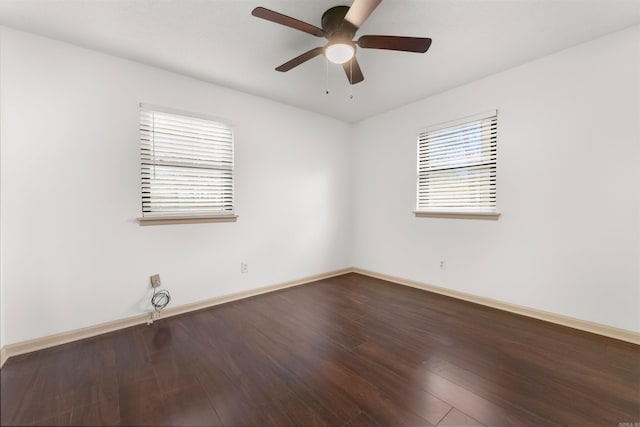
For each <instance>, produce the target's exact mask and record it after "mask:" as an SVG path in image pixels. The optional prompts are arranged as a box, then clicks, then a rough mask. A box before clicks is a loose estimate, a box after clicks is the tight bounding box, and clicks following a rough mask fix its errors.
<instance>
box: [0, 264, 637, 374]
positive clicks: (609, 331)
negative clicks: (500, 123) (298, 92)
mask: <svg viewBox="0 0 640 427" xmlns="http://www.w3.org/2000/svg"><path fill="white" fill-rule="evenodd" d="M346 273H358V274H362V275H365V276H369V277H374V278H377V279H382V280H386V281H388V282H392V283H397V284H399V285H404V286H410V287H412V288H417V289H422V290H425V291H429V292H434V293H437V294H441V295H446V296H449V297H452V298H456V299H460V300H464V301H469V302H472V303H475V304H480V305H484V306H487V307H492V308H497V309H498V310H503V311H508V312H511V313H515V314H520V315H523V316H527V317H532V318H534V319H539V320H544V321H546V322H551V323H555V324H558V325H563V326H568V327H570V328H573V329H579V330H582V331H586V332H591V333H594V334H598V335H603V336H605V337H609V338H614V339H618V340H622V341H627V342H630V343H633V344H638V345H640V333H638V332H633V331H628V330H626V329H619V328H614V327H613V326H607V325H602V324H599V323H594V322H589V321H586V320H581V319H576V318H573V317H569V316H563V315H561V314H555V313H550V312H547V311H542V310H536V309H532V308H529V307H523V306H519V305H515V304H510V303H506V302H502V301H498V300H494V299H491V298H485V297H480V296H476V295H472V294H467V293H464V292H459V291H455V290H451V289H446V288H442V287H439V286H433V285H429V284H426V283H422V282H417V281H415V280H409V279H403V278H400V277H395V276H390V275H388V274H383V273H377V272H375V271H371V270H365V269H362V268H355V267H352V268H343V269H340V270H335V271H330V272H327V273H323V274H316V275H313V276H308V277H304V278H302V279H298V280H292V281H289V282H283V283H278V284H273V285H269V286H264V287H260V288H255V289H250V290H247V291H242V292H237V293H233V294H229V295H223V296H220V297H215V298H210V299H206V300H202V301H197V302H194V303H190V304H184V305H181V306H178V307H171V308H167V309H165V310H163V311H162V318H165V317H170V316H176V315H178V314H183V313H188V312H191V311H195V310H201V309H203V308H207V307H212V306H215V305H219V304H224V303H227V302H231V301H235V300H239V299H243V298H248V297H252V296H256V295H260V294H264V293H268V292H273V291H277V290H280V289H286V288H290V287H293V286H298V285H303V284H305V283H310V282H315V281H317V280H322V279H328V278H330V277H334V276H340V275H342V274H346ZM149 315H150V314H149V313H143V314H139V315H137V316H132V317H127V318H125V319H119V320H114V321H111V322H106V323H101V324H98V325H92V326H88V327H86V328H81V329H75V330H73V331H68V332H62V333H59V334H55V335H49V336H46V337H41V338H35V339H32V340H28V341H22V342H18V343H14V344H9V345H6V346H4V347H2V349H0V367H1V366H2V365H4V363H5V362H6V360H7V359H8V358H9V357H12V356H17V355H19V354H24V353H30V352H32V351H36V350H41V349H44V348H48V347H53V346H56V345H60V344H66V343H68V342H71V341H77V340H81V339H84V338H89V337H93V336H96V335H100V334H104V333H107V332H112V331H116V330H119V329H124V328H128V327H130V326H135V325H141V324H143V323H146V322H147V320H149Z"/></svg>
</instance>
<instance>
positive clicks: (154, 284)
mask: <svg viewBox="0 0 640 427" xmlns="http://www.w3.org/2000/svg"><path fill="white" fill-rule="evenodd" d="M158 286H160V275H159V274H154V275H153V276H151V287H153V288H157V287H158Z"/></svg>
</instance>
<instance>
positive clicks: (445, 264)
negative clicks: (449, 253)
mask: <svg viewBox="0 0 640 427" xmlns="http://www.w3.org/2000/svg"><path fill="white" fill-rule="evenodd" d="M446 269H447V261H440V270H446Z"/></svg>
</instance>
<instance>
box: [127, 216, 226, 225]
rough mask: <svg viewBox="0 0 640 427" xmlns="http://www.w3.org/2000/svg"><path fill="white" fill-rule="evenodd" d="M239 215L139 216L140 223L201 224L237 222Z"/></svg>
mask: <svg viewBox="0 0 640 427" xmlns="http://www.w3.org/2000/svg"><path fill="white" fill-rule="evenodd" d="M237 219H238V215H193V216H145V217H140V218H137V221H138V223H139V224H140V225H166V224H200V223H205V222H236V220H237Z"/></svg>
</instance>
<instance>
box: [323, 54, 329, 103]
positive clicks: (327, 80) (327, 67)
mask: <svg viewBox="0 0 640 427" xmlns="http://www.w3.org/2000/svg"><path fill="white" fill-rule="evenodd" d="M324 62H325V64H326V72H325V93H326V94H327V95H329V60H328V59H326V60H325V61H324Z"/></svg>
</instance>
